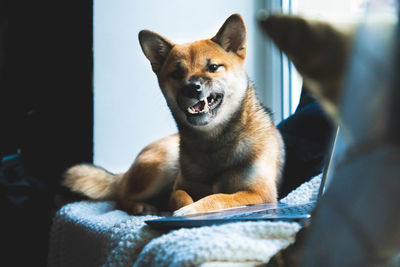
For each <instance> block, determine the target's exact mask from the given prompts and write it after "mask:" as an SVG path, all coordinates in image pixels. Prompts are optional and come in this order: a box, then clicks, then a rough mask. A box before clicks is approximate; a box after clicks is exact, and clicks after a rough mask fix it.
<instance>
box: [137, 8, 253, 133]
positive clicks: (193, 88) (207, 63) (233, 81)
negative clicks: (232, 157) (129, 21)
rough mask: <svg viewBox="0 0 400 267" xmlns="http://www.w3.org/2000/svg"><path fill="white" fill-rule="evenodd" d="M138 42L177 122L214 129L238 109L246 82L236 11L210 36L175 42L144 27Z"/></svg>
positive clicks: (242, 31) (240, 26)
mask: <svg viewBox="0 0 400 267" xmlns="http://www.w3.org/2000/svg"><path fill="white" fill-rule="evenodd" d="M139 41H140V45H141V47H142V50H143V52H144V54H145V56H146V57H147V59H148V60H149V61H150V63H151V66H152V69H153V71H154V73H155V74H156V75H157V78H158V82H159V85H160V88H161V90H162V92H163V94H164V96H165V98H166V100H167V104H168V106H169V107H170V109H171V111H172V114H173V116H174V118H175V120H176V121H177V123H178V124H183V125H186V126H190V127H192V128H196V129H201V130H208V129H213V128H215V127H216V126H218V125H219V124H221V123H222V122H223V121H225V120H226V119H228V118H230V117H231V115H232V114H233V113H234V112H235V111H236V110H237V109H238V108H239V106H240V104H241V100H242V99H243V97H244V95H245V92H246V88H247V83H248V80H247V74H246V72H245V70H244V59H245V56H246V47H245V43H246V28H245V26H244V23H243V20H242V18H241V17H240V15H237V14H234V15H232V16H230V17H229V18H228V19H227V20H226V21H225V23H224V24H223V26H222V27H221V28H220V30H219V31H218V33H217V34H216V35H215V36H214V37H212V38H211V39H206V40H200V41H195V42H191V43H186V44H174V43H172V42H171V41H169V40H167V39H166V38H164V37H162V36H160V35H158V34H157V33H154V32H152V31H148V30H143V31H141V32H140V33H139Z"/></svg>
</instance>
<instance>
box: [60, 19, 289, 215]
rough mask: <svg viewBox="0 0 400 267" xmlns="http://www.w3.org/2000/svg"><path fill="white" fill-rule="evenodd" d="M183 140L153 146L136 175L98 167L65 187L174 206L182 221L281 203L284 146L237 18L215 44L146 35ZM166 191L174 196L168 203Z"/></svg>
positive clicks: (79, 172)
mask: <svg viewBox="0 0 400 267" xmlns="http://www.w3.org/2000/svg"><path fill="white" fill-rule="evenodd" d="M139 41H140V45H141V47H142V50H143V52H144V55H145V56H146V57H147V59H148V60H149V61H150V63H151V67H152V69H153V71H154V73H155V74H156V75H157V78H158V82H159V85H160V88H161V91H162V93H163V95H164V96H165V99H166V102H167V104H168V106H169V108H170V110H171V113H172V115H173V117H174V119H175V121H176V125H177V128H178V130H179V134H175V135H172V136H168V137H165V138H163V139H161V140H158V141H156V142H154V143H152V144H150V145H148V146H147V147H145V148H144V149H143V150H142V151H141V152H140V154H139V155H138V156H137V158H136V160H135V162H134V163H133V165H132V166H131V167H130V169H129V170H128V171H127V172H126V173H123V174H117V175H114V174H111V173H109V172H107V171H105V170H103V169H101V168H97V167H94V166H91V165H77V166H74V167H71V168H70V169H69V170H67V172H66V173H65V180H64V185H66V186H67V187H69V188H70V189H71V190H73V191H75V192H79V193H82V194H85V195H87V196H88V197H91V198H93V199H116V200H117V202H118V205H119V207H120V208H121V209H123V210H126V211H128V212H130V213H134V214H137V213H142V212H145V211H147V210H151V209H152V206H151V205H149V203H152V204H153V205H154V206H156V208H160V207H161V206H162V205H163V204H165V203H168V202H169V207H170V209H171V210H172V211H174V215H187V214H193V213H200V212H208V211H213V210H217V209H224V208H231V207H235V206H242V205H247V204H258V203H265V202H276V201H277V183H278V180H279V177H280V174H281V169H282V165H283V163H284V162H283V161H284V145H283V142H282V138H281V136H280V134H279V132H278V130H277V129H276V128H275V126H274V124H273V122H272V119H271V116H270V115H269V113H268V112H266V111H265V110H264V108H263V107H262V106H261V104H260V103H259V101H258V100H257V98H256V95H255V91H254V88H253V85H252V83H251V82H250V81H249V78H248V76H247V74H246V71H245V68H244V61H245V57H246V29H245V25H244V22H243V20H242V18H241V17H240V15H238V14H234V15H232V16H230V17H229V18H228V19H227V20H226V21H225V23H224V24H223V26H222V27H221V28H220V30H219V31H218V33H217V34H216V35H215V36H214V37H212V38H211V39H206V40H200V41H194V42H191V43H186V44H174V43H172V42H171V41H169V40H167V39H166V38H164V37H162V36H160V35H158V34H157V33H154V32H152V31H148V30H143V31H141V32H140V33H139ZM164 192H168V193H167V196H168V197H169V200H168V199H165V198H163V197H160V196H165V194H164Z"/></svg>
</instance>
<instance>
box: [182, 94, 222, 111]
mask: <svg viewBox="0 0 400 267" xmlns="http://www.w3.org/2000/svg"><path fill="white" fill-rule="evenodd" d="M221 102H222V95H221V94H215V93H211V94H210V95H209V96H207V97H205V98H204V99H202V100H200V101H199V102H197V103H196V104H194V105H193V106H191V107H188V109H187V112H188V113H189V114H191V115H197V114H203V113H208V112H211V111H213V110H214V109H216V108H217V107H219V105H220V104H221Z"/></svg>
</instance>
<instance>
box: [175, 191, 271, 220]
mask: <svg viewBox="0 0 400 267" xmlns="http://www.w3.org/2000/svg"><path fill="white" fill-rule="evenodd" d="M178 191H180V190H178ZM266 202H276V196H275V195H273V194H272V195H271V196H268V195H264V194H260V193H259V192H253V191H239V192H237V193H234V194H214V195H209V196H206V197H204V198H202V199H200V200H198V201H196V202H194V203H192V204H190V205H187V206H184V207H182V208H180V209H178V210H175V211H174V216H183V215H189V214H195V213H202V212H209V211H215V210H220V209H227V208H233V207H238V206H244V205H249V204H261V203H266Z"/></svg>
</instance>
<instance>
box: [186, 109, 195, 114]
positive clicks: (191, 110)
mask: <svg viewBox="0 0 400 267" xmlns="http://www.w3.org/2000/svg"><path fill="white" fill-rule="evenodd" d="M187 111H188V112H189V113H191V114H195V113H196V111H195V110H194V108H193V107H189V108H188V109H187Z"/></svg>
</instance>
